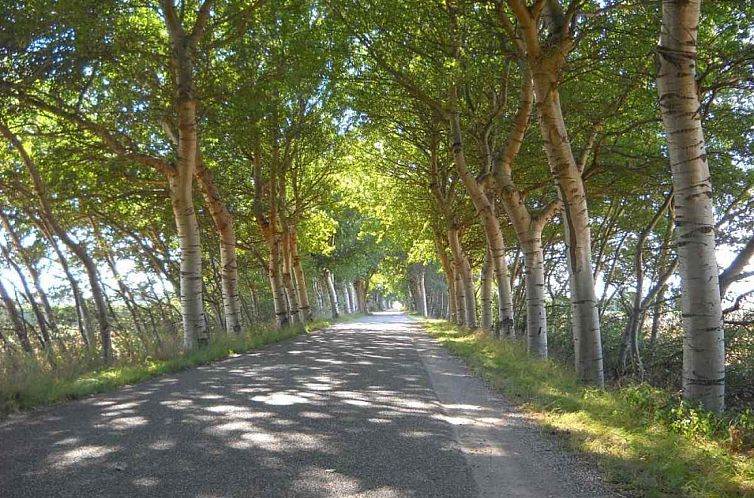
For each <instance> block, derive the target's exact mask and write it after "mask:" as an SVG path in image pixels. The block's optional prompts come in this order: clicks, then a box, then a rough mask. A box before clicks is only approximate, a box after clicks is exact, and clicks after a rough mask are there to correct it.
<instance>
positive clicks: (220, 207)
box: [196, 161, 243, 335]
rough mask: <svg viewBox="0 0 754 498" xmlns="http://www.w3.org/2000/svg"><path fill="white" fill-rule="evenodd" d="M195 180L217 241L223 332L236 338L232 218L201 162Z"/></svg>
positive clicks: (238, 303)
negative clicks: (200, 190)
mask: <svg viewBox="0 0 754 498" xmlns="http://www.w3.org/2000/svg"><path fill="white" fill-rule="evenodd" d="M196 177H197V179H198V180H199V183H200V185H201V186H202V194H203V196H204V201H205V204H206V205H207V208H208V210H209V213H210V216H211V217H212V222H213V223H214V225H215V231H216V232H217V236H218V238H219V239H220V283H221V290H222V299H223V312H224V315H225V316H224V319H225V322H224V325H225V331H226V332H227V333H229V334H235V335H238V334H240V333H241V330H242V328H243V322H242V315H241V294H240V291H239V290H238V262H237V259H236V233H235V230H234V228H233V217H232V216H231V215H230V213H229V212H228V209H227V208H226V207H225V203H224V202H223V201H222V198H221V196H220V192H219V191H218V189H217V186H216V185H215V182H214V180H213V179H212V176H211V174H210V172H209V171H208V170H207V168H206V166H204V164H203V163H202V162H201V161H200V162H199V163H198V164H197V172H196Z"/></svg>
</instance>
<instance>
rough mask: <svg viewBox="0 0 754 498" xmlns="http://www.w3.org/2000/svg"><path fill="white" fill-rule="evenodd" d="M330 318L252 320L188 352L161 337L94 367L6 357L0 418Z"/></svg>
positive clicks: (76, 358)
mask: <svg viewBox="0 0 754 498" xmlns="http://www.w3.org/2000/svg"><path fill="white" fill-rule="evenodd" d="M349 319H353V316H345V317H343V318H341V319H340V320H339V321H347V320H349ZM332 323H333V320H321V319H319V320H314V321H312V322H310V323H308V324H307V325H306V327H303V326H301V325H298V326H291V327H286V328H283V329H275V328H273V327H271V326H266V325H254V326H252V327H250V328H249V329H247V330H246V331H245V332H244V333H243V334H242V335H241V336H239V337H229V336H226V335H218V336H215V337H214V338H213V340H212V341H211V342H210V343H209V344H208V345H207V346H206V347H203V348H201V349H198V350H196V351H192V352H190V353H182V352H181V351H180V347H179V343H180V341H178V340H175V341H173V343H172V344H169V343H168V342H167V341H165V340H163V343H162V347H160V348H156V349H155V350H154V351H153V352H152V354H150V355H147V356H145V357H143V358H139V359H137V360H134V359H133V358H123V359H122V360H121V361H120V362H116V364H115V365H112V366H110V367H107V368H101V367H100V368H96V367H95V365H96V362H94V361H93V360H92V359H91V358H87V357H83V356H81V355H70V356H65V357H62V358H60V359H58V362H57V365H56V367H55V369H53V370H50V369H49V368H47V367H46V366H45V365H44V364H43V363H42V362H40V361H39V360H36V359H32V358H24V357H19V358H15V359H9V358H5V363H6V364H5V365H3V369H2V372H0V418H3V417H5V416H7V415H8V414H10V413H12V412H17V411H20V410H27V409H30V408H34V407H38V406H44V405H49V404H52V403H56V402H59V401H65V400H74V399H79V398H83V397H86V396H90V395H92V394H95V393H101V392H106V391H111V390H113V389H115V388H118V387H121V386H125V385H129V384H135V383H137V382H141V381H144V380H147V379H150V378H152V377H156V376H158V375H162V374H165V373H170V372H177V371H180V370H185V369H187V368H190V367H193V366H196V365H202V364H206V363H210V362H213V361H216V360H220V359H223V358H226V357H228V356H231V355H234V354H239V353H245V352H248V351H251V350H253V349H257V348H259V347H262V346H264V345H267V344H271V343H275V342H280V341H283V340H285V339H289V338H291V337H294V336H297V335H301V334H305V333H310V332H313V331H316V330H320V329H324V328H326V327H328V326H330V325H331V324H332ZM11 362H12V364H10V363H11Z"/></svg>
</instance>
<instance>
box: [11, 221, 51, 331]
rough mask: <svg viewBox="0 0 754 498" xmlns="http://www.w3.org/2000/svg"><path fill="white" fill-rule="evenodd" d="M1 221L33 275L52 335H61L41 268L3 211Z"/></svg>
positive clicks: (32, 278)
mask: <svg viewBox="0 0 754 498" xmlns="http://www.w3.org/2000/svg"><path fill="white" fill-rule="evenodd" d="M0 222H2V225H3V227H4V228H5V230H6V231H7V232H8V235H9V236H10V240H11V243H12V244H13V247H14V248H15V250H16V252H17V253H18V255H19V257H20V258H21V261H22V263H23V264H24V267H25V268H26V271H27V272H28V273H29V275H30V276H31V282H32V285H33V286H34V290H35V292H36V295H37V298H38V299H39V302H41V303H42V308H43V309H44V315H45V316H44V318H45V320H46V322H47V326H48V327H49V328H50V331H51V335H52V336H53V337H59V335H60V332H59V330H58V325H57V322H56V321H55V315H54V314H53V311H52V306H51V305H50V300H49V299H48V297H47V294H46V293H45V291H44V289H42V284H41V281H40V277H39V270H38V269H37V267H36V265H35V264H34V262H33V261H32V258H31V256H30V255H29V253H28V250H27V249H26V248H25V247H24V246H23V244H21V239H20V238H19V237H18V234H17V233H16V231H15V230H14V228H13V225H11V223H10V220H9V219H8V217H7V216H6V215H5V213H3V212H2V211H0Z"/></svg>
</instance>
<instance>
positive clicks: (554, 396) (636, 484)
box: [425, 320, 754, 497]
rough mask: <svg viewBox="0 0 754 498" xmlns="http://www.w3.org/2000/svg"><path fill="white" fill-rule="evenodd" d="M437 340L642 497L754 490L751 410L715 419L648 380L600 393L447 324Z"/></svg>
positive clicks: (438, 329)
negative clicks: (649, 383)
mask: <svg viewBox="0 0 754 498" xmlns="http://www.w3.org/2000/svg"><path fill="white" fill-rule="evenodd" d="M425 323H426V324H427V328H428V330H429V332H430V334H432V335H433V336H434V337H436V338H437V339H438V340H439V341H440V342H441V343H442V344H443V345H445V346H446V347H447V348H448V349H449V350H450V351H451V352H452V353H453V354H455V355H457V356H459V357H460V358H462V359H463V360H464V361H465V362H466V363H468V364H469V365H470V366H471V367H472V368H474V369H475V370H476V371H477V372H479V373H480V374H481V375H482V376H484V377H485V378H486V379H487V380H488V381H489V382H490V384H491V385H492V386H493V387H494V388H496V389H498V390H500V391H502V392H504V393H506V394H507V395H508V396H509V397H510V398H511V399H513V400H516V401H518V402H519V403H520V404H521V405H522V406H523V407H524V408H525V409H526V410H528V411H530V412H531V413H532V414H533V415H534V417H535V419H536V420H537V421H538V422H539V423H541V424H543V425H544V426H546V427H547V428H548V429H550V430H551V431H554V432H556V433H558V434H560V435H561V436H562V437H563V438H564V440H565V441H566V442H567V443H568V444H570V445H571V446H573V447H575V448H577V449H578V450H580V451H583V452H586V453H589V454H592V455H594V456H595V457H596V459H597V462H598V464H599V466H600V467H601V469H602V470H603V471H604V473H605V474H606V475H607V476H608V478H609V479H610V480H612V481H614V482H616V483H618V484H619V485H620V486H621V487H622V488H624V489H626V490H627V491H629V492H630V493H631V494H637V495H640V496H695V497H723V496H754V458H752V457H754V452H752V446H751V445H752V441H751V439H750V438H751V434H753V433H754V432H753V431H754V417H752V412H751V410H748V411H746V410H744V411H742V412H740V413H737V414H733V415H729V416H727V417H715V416H714V415H712V414H710V413H708V412H704V411H703V410H699V409H696V408H693V407H689V406H687V405H684V404H683V403H682V402H681V401H680V400H679V399H677V398H676V397H675V396H674V395H672V394H670V393H668V392H666V391H662V390H660V389H656V388H652V387H650V386H648V385H646V384H640V385H634V386H628V387H620V388H614V389H607V390H597V389H593V388H589V387H585V386H583V385H581V384H580V383H579V382H577V380H576V378H575V376H574V375H573V373H572V372H571V369H569V368H566V367H565V366H563V365H560V364H558V363H556V362H554V361H537V360H534V359H531V358H529V357H527V355H526V351H525V349H524V348H523V346H522V345H521V344H520V343H518V342H515V341H503V342H500V341H495V340H492V339H490V338H489V337H487V336H485V335H484V334H481V333H476V334H475V333H471V332H469V331H466V330H461V329H459V328H458V327H456V326H454V325H452V324H449V323H448V322H445V321H431V320H429V321H425Z"/></svg>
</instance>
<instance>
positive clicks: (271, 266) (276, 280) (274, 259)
mask: <svg viewBox="0 0 754 498" xmlns="http://www.w3.org/2000/svg"><path fill="white" fill-rule="evenodd" d="M269 229H270V230H271V231H272V233H270V234H269V235H268V237H267V244H268V246H269V249H270V261H269V263H268V268H267V273H268V276H269V278H270V289H271V290H272V303H273V307H274V308H275V323H276V324H277V326H278V328H280V327H284V326H286V325H288V323H289V320H288V316H289V315H288V302H287V300H286V298H285V290H284V289H285V287H284V285H283V276H282V274H281V271H280V270H281V254H280V234H279V233H278V231H277V230H276V229H275V227H274V226H270V228H269Z"/></svg>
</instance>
